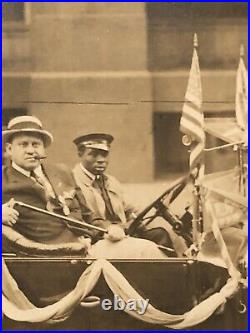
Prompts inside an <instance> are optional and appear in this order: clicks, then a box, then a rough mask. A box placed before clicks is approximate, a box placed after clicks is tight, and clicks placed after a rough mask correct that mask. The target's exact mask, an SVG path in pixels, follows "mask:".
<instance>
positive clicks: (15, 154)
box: [6, 134, 45, 171]
mask: <svg viewBox="0 0 250 333" xmlns="http://www.w3.org/2000/svg"><path fill="white" fill-rule="evenodd" d="M6 151H7V153H8V154H9V156H10V158H11V160H12V161H13V162H15V163H16V164H17V165H18V166H20V167H21V168H23V169H25V170H28V171H31V170H34V169H35V168H36V167H38V166H39V164H40V160H39V159H37V157H40V156H44V155H45V148H44V142H43V140H42V139H41V138H40V137H39V136H37V135H35V134H18V135H15V136H14V137H13V139H12V142H11V143H7V145H6Z"/></svg>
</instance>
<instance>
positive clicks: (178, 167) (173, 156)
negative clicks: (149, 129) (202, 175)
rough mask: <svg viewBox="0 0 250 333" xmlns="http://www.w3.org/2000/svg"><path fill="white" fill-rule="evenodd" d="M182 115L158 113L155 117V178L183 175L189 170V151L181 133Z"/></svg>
mask: <svg viewBox="0 0 250 333" xmlns="http://www.w3.org/2000/svg"><path fill="white" fill-rule="evenodd" d="M179 124H180V114H178V113H174V112H172V113H164V112H156V113H154V116H153V125H154V127H153V128H154V151H155V177H156V178H161V177H164V176H165V175H167V174H169V173H182V172H185V171H188V169H189V164H188V163H189V162H188V161H189V156H188V151H187V148H186V147H185V146H183V144H182V141H181V140H182V134H181V133H180V131H179Z"/></svg>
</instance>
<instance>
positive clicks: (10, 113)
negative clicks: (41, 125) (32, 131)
mask: <svg viewBox="0 0 250 333" xmlns="http://www.w3.org/2000/svg"><path fill="white" fill-rule="evenodd" d="M27 113H28V110H27V109H25V108H4V109H3V112H2V127H3V128H5V127H7V125H8V122H9V121H10V120H11V119H12V118H15V117H18V116H26V115H27Z"/></svg>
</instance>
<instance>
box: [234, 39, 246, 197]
mask: <svg viewBox="0 0 250 333" xmlns="http://www.w3.org/2000/svg"><path fill="white" fill-rule="evenodd" d="M244 54H245V51H244V45H243V44H241V45H240V61H243V57H244ZM236 94H237V91H236ZM245 130H246V129H245ZM237 152H238V164H239V192H240V193H242V192H243V196H246V188H245V170H244V155H243V145H242V144H239V145H237Z"/></svg>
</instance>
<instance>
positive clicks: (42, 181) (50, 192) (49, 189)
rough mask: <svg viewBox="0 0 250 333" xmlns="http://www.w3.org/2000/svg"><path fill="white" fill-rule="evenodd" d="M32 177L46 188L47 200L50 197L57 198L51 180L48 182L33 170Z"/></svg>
mask: <svg viewBox="0 0 250 333" xmlns="http://www.w3.org/2000/svg"><path fill="white" fill-rule="evenodd" d="M30 177H31V178H32V179H33V180H34V181H35V182H36V184H37V185H38V186H40V187H41V188H42V189H43V190H44V192H45V196H46V199H47V200H48V199H49V198H55V193H54V191H53V189H52V187H51V185H50V184H49V182H46V181H45V179H43V178H42V177H39V176H38V175H37V174H36V173H35V172H34V171H33V170H32V171H31V172H30Z"/></svg>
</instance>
